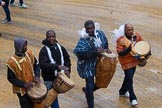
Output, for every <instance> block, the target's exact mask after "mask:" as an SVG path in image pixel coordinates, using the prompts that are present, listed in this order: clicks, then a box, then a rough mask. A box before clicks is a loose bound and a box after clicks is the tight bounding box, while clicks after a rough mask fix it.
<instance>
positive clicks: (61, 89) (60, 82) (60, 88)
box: [53, 73, 74, 93]
mask: <svg viewBox="0 0 162 108" xmlns="http://www.w3.org/2000/svg"><path fill="white" fill-rule="evenodd" d="M73 87H74V82H73V81H72V80H71V79H70V78H68V77H67V76H66V75H65V74H64V73H60V75H59V76H58V78H57V79H56V80H54V83H53V88H54V89H55V90H56V91H57V92H58V93H65V92H67V91H69V90H70V89H72V88H73Z"/></svg>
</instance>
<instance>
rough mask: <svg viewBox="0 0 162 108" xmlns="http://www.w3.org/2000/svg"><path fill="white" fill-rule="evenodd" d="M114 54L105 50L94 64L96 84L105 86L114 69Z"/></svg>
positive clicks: (100, 86) (101, 86)
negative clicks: (95, 64)
mask: <svg viewBox="0 0 162 108" xmlns="http://www.w3.org/2000/svg"><path fill="white" fill-rule="evenodd" d="M116 63H117V61H116V55H115V54H113V53H111V54H108V53H107V52H105V53H102V56H101V57H99V59H98V61H97V66H96V86H97V87H99V88H107V87H108V85H109V83H110V81H111V79H112V77H113V75H114V73H115V70H116Z"/></svg>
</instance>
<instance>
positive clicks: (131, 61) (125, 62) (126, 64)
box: [116, 33, 142, 70]
mask: <svg viewBox="0 0 162 108" xmlns="http://www.w3.org/2000/svg"><path fill="white" fill-rule="evenodd" d="M135 36H136V41H135V43H137V42H139V41H142V38H141V36H140V35H139V34H138V33H135ZM123 39H125V36H121V37H119V38H118V39H117V47H116V50H117V53H119V52H121V51H123V50H125V48H127V45H123V44H121V40H123ZM118 58H119V61H120V64H121V66H122V69H123V70H126V69H130V68H132V67H135V66H136V65H137V64H138V60H137V59H136V58H135V57H134V56H132V54H131V53H128V54H127V55H125V56H118Z"/></svg>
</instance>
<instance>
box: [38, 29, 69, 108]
mask: <svg viewBox="0 0 162 108" xmlns="http://www.w3.org/2000/svg"><path fill="white" fill-rule="evenodd" d="M42 44H43V45H44V46H43V47H42V49H41V50H40V53H39V63H40V68H41V70H42V77H43V80H44V83H45V85H46V86H47V88H48V90H49V89H51V88H52V85H53V81H54V80H55V79H56V78H57V76H58V75H59V72H60V71H61V70H63V71H64V72H65V74H67V76H68V77H70V70H71V61H70V56H69V54H68V52H67V51H66V49H65V48H64V47H63V46H61V45H60V44H59V43H58V41H57V40H56V33H55V31H53V30H48V31H47V32H46V39H44V40H43V41H42ZM51 108H60V107H59V103H58V98H56V100H55V101H54V102H53V103H52V105H51Z"/></svg>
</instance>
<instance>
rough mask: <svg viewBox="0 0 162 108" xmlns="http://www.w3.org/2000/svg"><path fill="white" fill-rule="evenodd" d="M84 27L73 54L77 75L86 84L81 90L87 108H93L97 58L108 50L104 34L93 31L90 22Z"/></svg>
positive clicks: (92, 25)
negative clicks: (75, 57)
mask: <svg viewBox="0 0 162 108" xmlns="http://www.w3.org/2000/svg"><path fill="white" fill-rule="evenodd" d="M84 27H85V28H84V29H82V30H83V32H82V33H81V38H80V40H79V42H78V44H77V45H76V47H75V49H74V51H73V53H74V54H75V55H76V56H77V58H78V61H77V70H78V74H79V76H80V77H81V78H84V79H85V82H86V87H83V88H82V90H83V91H84V92H85V96H86V99H87V103H88V108H94V95H93V92H94V91H95V90H96V89H98V88H97V87H96V85H95V83H94V77H95V74H96V62H97V57H98V55H99V54H100V53H102V52H106V51H109V48H108V41H107V38H106V36H105V34H104V33H103V32H102V31H101V30H96V29H95V23H94V22H93V21H92V20H88V21H86V22H85V24H84ZM84 32H85V33H84Z"/></svg>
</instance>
